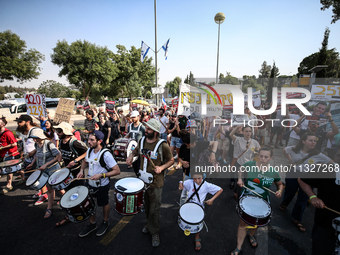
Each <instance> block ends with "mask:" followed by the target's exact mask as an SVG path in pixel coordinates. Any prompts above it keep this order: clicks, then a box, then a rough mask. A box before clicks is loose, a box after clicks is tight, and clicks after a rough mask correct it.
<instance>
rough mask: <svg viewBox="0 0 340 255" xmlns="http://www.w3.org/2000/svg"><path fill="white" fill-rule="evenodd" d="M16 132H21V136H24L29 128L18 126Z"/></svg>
mask: <svg viewBox="0 0 340 255" xmlns="http://www.w3.org/2000/svg"><path fill="white" fill-rule="evenodd" d="M16 131H18V132H20V133H21V134H24V133H25V132H26V131H28V130H27V126H26V125H24V126H17V129H16Z"/></svg>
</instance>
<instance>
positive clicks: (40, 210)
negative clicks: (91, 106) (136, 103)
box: [0, 163, 314, 255]
mask: <svg viewBox="0 0 340 255" xmlns="http://www.w3.org/2000/svg"><path fill="white" fill-rule="evenodd" d="M119 165H120V168H121V171H122V173H121V175H120V176H116V178H112V179H111V190H110V193H109V194H110V205H111V212H110V217H109V224H110V226H109V229H108V232H107V233H106V234H105V235H104V236H102V237H97V236H96V235H95V233H94V232H93V233H91V234H90V235H89V236H87V237H84V238H80V237H78V234H79V232H80V231H81V230H82V228H83V227H84V226H85V224H87V223H78V224H75V223H70V224H67V225H66V226H63V227H61V228H55V227H54V225H55V223H56V222H57V221H59V220H61V219H62V217H63V215H64V213H63V211H62V209H60V208H59V206H58V205H56V204H55V205H54V206H53V215H52V217H51V218H50V219H47V220H45V219H43V216H44V210H45V209H46V206H47V204H46V203H44V204H42V205H40V206H34V203H35V201H36V199H33V198H32V195H33V194H34V193H35V191H34V190H31V189H29V188H27V187H26V185H25V184H23V185H21V186H14V190H13V191H11V192H9V193H7V194H6V195H2V196H0V206H1V210H0V218H1V219H2V220H1V229H2V231H0V240H1V244H2V245H1V253H2V254H46V253H47V254H51V255H53V254H56V255H60V254H71V253H72V254H126V255H129V254H194V253H195V251H194V242H193V240H194V236H193V235H191V236H188V237H187V236H185V235H184V233H183V231H182V230H181V229H180V228H179V226H178V224H177V218H178V211H179V205H178V204H177V201H179V196H180V191H179V190H178V181H179V180H180V179H181V171H170V172H168V175H167V176H166V178H165V185H164V189H163V197H162V208H161V233H160V238H161V244H160V246H159V247H158V248H153V247H152V246H151V236H150V235H148V234H143V233H142V232H141V230H142V228H143V226H144V225H145V223H146V219H145V215H144V213H139V214H137V215H135V216H122V215H120V214H118V213H117V212H115V211H114V207H115V205H114V195H113V192H114V183H115V182H116V181H117V180H118V179H120V178H123V177H127V176H133V174H132V171H131V170H130V169H127V167H126V164H125V163H119ZM169 173H170V174H169ZM5 180H6V177H2V178H1V179H0V185H1V186H4V185H5ZM208 181H210V182H212V183H215V184H217V185H219V186H221V187H222V188H223V189H224V192H223V193H222V194H221V196H220V197H218V198H217V199H216V200H215V202H214V204H213V205H212V206H206V216H205V219H204V220H205V222H206V224H207V226H208V232H207V231H206V229H205V228H204V229H203V231H202V234H201V238H202V246H203V248H202V251H201V252H200V253H201V254H230V252H231V251H232V250H234V248H235V247H236V232H237V227H238V222H239V216H238V214H237V213H236V210H235V207H236V200H235V199H234V198H233V193H232V191H231V190H230V189H229V187H228V185H229V181H227V180H224V179H209V180H208ZM272 188H273V189H274V187H272ZM58 196H60V195H57V198H56V200H58V199H59V198H60V197H58ZM271 202H272V203H271V205H272V209H273V214H272V221H271V223H270V224H269V225H268V227H262V228H259V229H258V233H257V240H258V242H259V246H258V248H257V249H252V248H251V246H250V244H249V241H248V239H245V243H244V245H243V254H283V255H284V254H310V253H311V239H310V235H311V229H312V225H313V215H314V209H313V208H312V207H311V206H308V207H307V208H306V211H305V215H304V223H305V224H306V227H307V231H306V232H305V233H300V232H299V231H298V230H297V229H296V228H295V227H294V225H293V224H292V222H291V219H290V212H291V209H292V206H293V204H291V205H290V206H289V207H288V208H287V210H286V211H285V212H281V211H280V210H279V209H278V206H279V203H280V201H279V200H278V199H276V198H275V197H272V199H271ZM97 212H98V213H97V222H99V223H100V222H101V221H102V211H101V209H97Z"/></svg>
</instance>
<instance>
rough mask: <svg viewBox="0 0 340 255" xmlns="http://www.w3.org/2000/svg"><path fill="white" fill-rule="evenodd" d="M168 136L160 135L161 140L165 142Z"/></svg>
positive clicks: (165, 134)
mask: <svg viewBox="0 0 340 255" xmlns="http://www.w3.org/2000/svg"><path fill="white" fill-rule="evenodd" d="M167 137H168V134H167V133H163V134H161V137H160V138H161V139H164V140H165V141H166V140H167Z"/></svg>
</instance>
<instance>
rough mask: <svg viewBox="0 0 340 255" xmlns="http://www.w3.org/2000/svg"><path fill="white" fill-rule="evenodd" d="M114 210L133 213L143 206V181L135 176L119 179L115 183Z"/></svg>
mask: <svg viewBox="0 0 340 255" xmlns="http://www.w3.org/2000/svg"><path fill="white" fill-rule="evenodd" d="M114 194H115V198H116V208H115V210H116V212H118V213H120V214H122V215H133V214H137V213H139V212H140V211H141V208H142V206H143V195H144V182H143V181H142V180H140V179H138V178H135V177H126V178H123V179H120V180H119V181H117V182H116V184H115V191H114Z"/></svg>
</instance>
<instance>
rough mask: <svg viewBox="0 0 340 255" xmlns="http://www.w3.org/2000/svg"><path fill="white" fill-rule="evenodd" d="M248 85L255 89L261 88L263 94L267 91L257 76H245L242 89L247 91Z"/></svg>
mask: <svg viewBox="0 0 340 255" xmlns="http://www.w3.org/2000/svg"><path fill="white" fill-rule="evenodd" d="M248 87H251V88H253V89H255V91H258V90H260V91H261V94H263V93H265V91H266V89H265V87H264V86H263V85H262V84H259V83H257V79H256V76H255V75H253V76H247V75H244V76H243V86H242V91H243V92H244V93H246V92H247V91H248Z"/></svg>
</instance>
